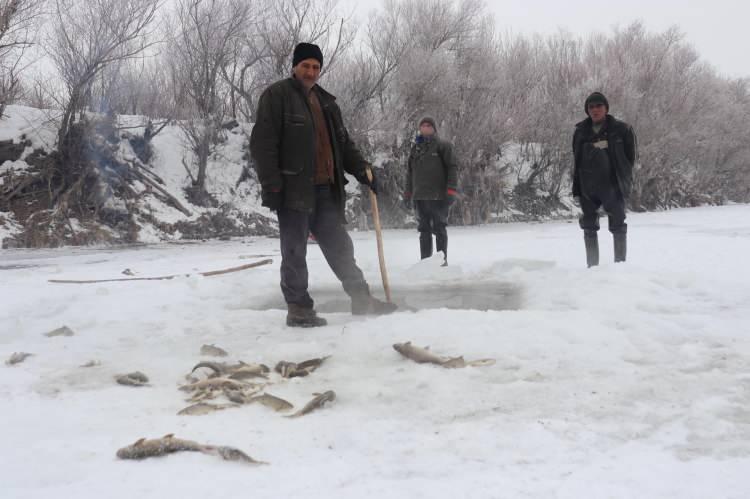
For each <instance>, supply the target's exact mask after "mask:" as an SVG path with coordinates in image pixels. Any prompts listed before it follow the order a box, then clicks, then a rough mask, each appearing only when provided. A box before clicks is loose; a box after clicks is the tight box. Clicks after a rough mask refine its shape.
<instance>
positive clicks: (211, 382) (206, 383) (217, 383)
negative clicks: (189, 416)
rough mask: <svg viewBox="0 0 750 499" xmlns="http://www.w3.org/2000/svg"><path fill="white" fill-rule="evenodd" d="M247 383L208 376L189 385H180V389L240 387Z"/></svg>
mask: <svg viewBox="0 0 750 499" xmlns="http://www.w3.org/2000/svg"><path fill="white" fill-rule="evenodd" d="M246 386H247V385H245V384H244V383H241V382H239V381H236V380H233V379H229V378H208V379H202V380H200V381H197V382H195V383H190V384H189V385H182V386H181V387H180V390H182V391H185V392H194V391H197V390H221V389H224V388H234V389H238V390H239V389H242V388H245V387H246Z"/></svg>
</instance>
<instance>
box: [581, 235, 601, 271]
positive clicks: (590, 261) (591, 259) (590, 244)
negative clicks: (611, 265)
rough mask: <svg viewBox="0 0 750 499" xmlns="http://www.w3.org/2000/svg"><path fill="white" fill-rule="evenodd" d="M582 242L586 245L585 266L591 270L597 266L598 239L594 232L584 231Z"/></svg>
mask: <svg viewBox="0 0 750 499" xmlns="http://www.w3.org/2000/svg"><path fill="white" fill-rule="evenodd" d="M583 241H584V243H586V265H587V266H588V267H589V268H591V267H595V266H597V265H599V239H598V238H597V236H596V232H595V231H588V230H587V231H584V232H583Z"/></svg>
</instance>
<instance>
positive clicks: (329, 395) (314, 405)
mask: <svg viewBox="0 0 750 499" xmlns="http://www.w3.org/2000/svg"><path fill="white" fill-rule="evenodd" d="M313 395H315V398H314V399H312V400H311V401H310V402H308V403H307V404H305V407H303V408H302V409H300V410H299V411H297V412H295V413H294V414H292V415H290V416H286V417H288V418H298V417H300V416H304V415H305V414H310V413H311V412H312V411H314V410H315V409H318V408H320V407H323V405H324V404H325V403H326V402H333V401H334V400H335V399H336V393H335V392H334V391H333V390H328V391H327V392H323V393H313Z"/></svg>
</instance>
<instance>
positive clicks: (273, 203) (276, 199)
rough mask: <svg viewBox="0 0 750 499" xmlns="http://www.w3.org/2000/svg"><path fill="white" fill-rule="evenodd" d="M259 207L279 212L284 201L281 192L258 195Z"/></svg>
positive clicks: (267, 192)
mask: <svg viewBox="0 0 750 499" xmlns="http://www.w3.org/2000/svg"><path fill="white" fill-rule="evenodd" d="M260 199H261V200H262V203H261V205H262V206H265V207H266V208H268V209H270V210H271V211H279V210H280V209H281V205H282V203H283V201H284V198H283V196H282V195H281V191H263V192H261V193H260Z"/></svg>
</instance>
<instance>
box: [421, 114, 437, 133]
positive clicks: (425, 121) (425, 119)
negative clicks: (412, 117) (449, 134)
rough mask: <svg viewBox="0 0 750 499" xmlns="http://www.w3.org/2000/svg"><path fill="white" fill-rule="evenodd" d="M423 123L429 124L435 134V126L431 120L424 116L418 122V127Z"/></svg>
mask: <svg viewBox="0 0 750 499" xmlns="http://www.w3.org/2000/svg"><path fill="white" fill-rule="evenodd" d="M424 123H429V124H430V126H432V129H433V130H435V131H436V132H437V125H436V124H435V120H434V119H433V118H430V117H429V116H425V117H424V118H422V119H421V120H419V126H422V125H423V124H424Z"/></svg>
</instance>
